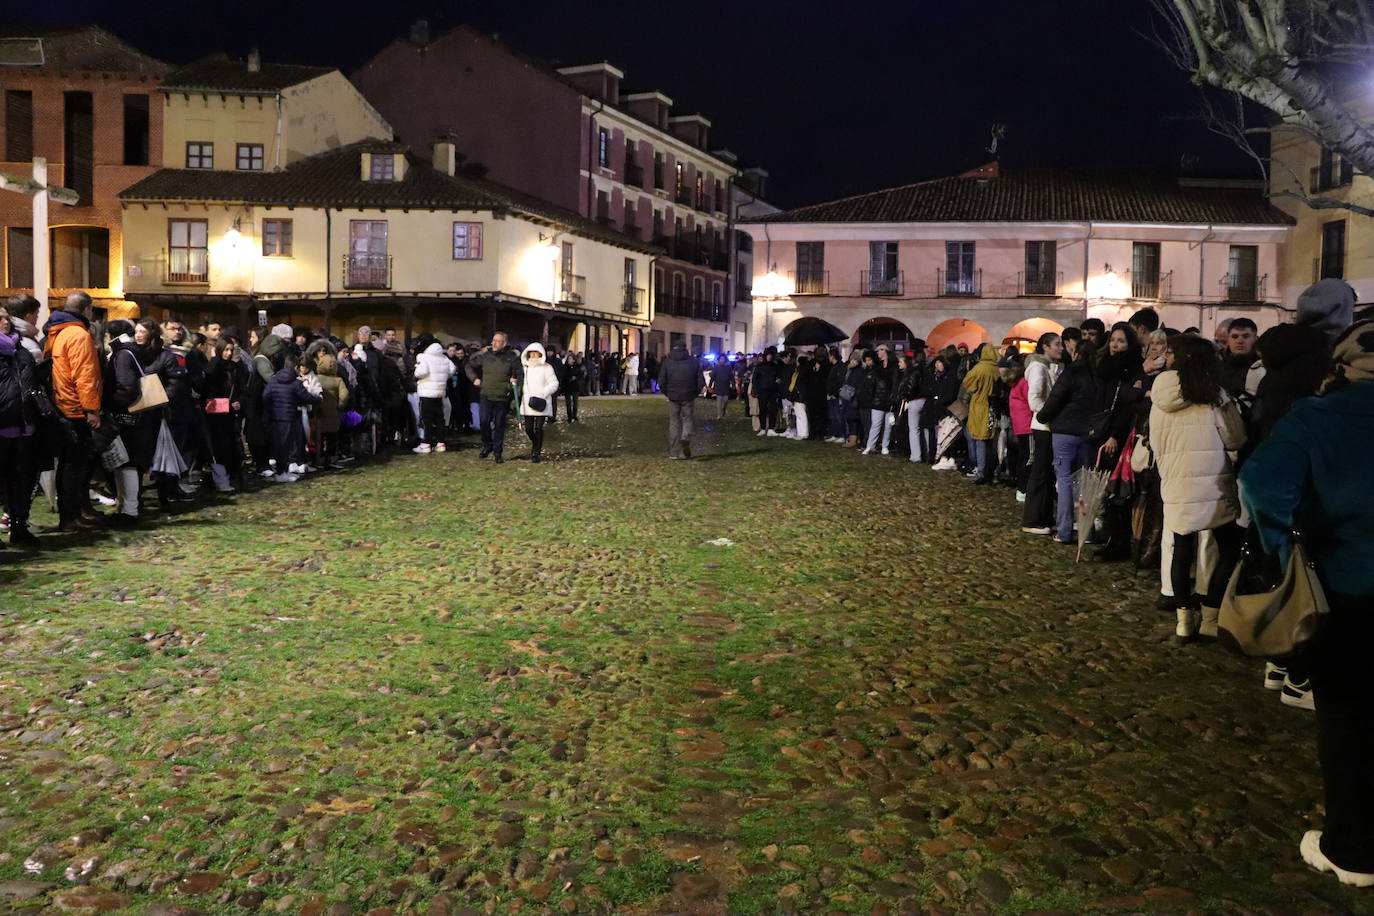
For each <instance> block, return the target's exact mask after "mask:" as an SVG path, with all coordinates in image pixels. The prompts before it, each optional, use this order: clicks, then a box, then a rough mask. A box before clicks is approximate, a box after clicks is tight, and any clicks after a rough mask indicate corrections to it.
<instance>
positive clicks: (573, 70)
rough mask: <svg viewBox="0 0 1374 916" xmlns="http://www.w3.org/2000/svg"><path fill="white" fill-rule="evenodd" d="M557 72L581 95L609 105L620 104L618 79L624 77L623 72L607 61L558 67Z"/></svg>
mask: <svg viewBox="0 0 1374 916" xmlns="http://www.w3.org/2000/svg"><path fill="white" fill-rule="evenodd" d="M558 73H559V75H561V76H562V77H563V78H564V79H565V80H567V81H568V82H570V83H572V84H573V85H574V86H576V87H577V89H578V91H580V92H581V93H582V94H583V95H586V96H590V97H591V98H594V99H597V100H598V101H602V102H607V103H609V104H611V105H619V104H620V81H621V80H623V79H624V78H625V73H624V71H622V70H620V69H619V68H618V67H615V66H613V65H612V64H611V63H610V62H609V61H604V60H603V61H601V62H599V63H595V64H583V65H582V66H578V67H559V68H558Z"/></svg>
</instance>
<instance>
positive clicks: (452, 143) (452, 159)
mask: <svg viewBox="0 0 1374 916" xmlns="http://www.w3.org/2000/svg"><path fill="white" fill-rule="evenodd" d="M430 162H431V163H433V165H434V167H435V168H436V169H438V170H439V171H441V172H443V173H444V174H445V175H454V174H456V173H457V172H458V141H457V138H456V137H454V135H453V134H449V133H445V134H440V135H439V136H438V137H436V138H435V140H434V155H433V156H431V157H430Z"/></svg>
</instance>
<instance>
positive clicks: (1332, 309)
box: [1295, 277, 1355, 340]
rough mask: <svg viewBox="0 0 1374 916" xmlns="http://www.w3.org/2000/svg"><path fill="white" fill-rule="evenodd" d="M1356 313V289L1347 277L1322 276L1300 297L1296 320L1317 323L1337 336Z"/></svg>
mask: <svg viewBox="0 0 1374 916" xmlns="http://www.w3.org/2000/svg"><path fill="white" fill-rule="evenodd" d="M1354 317H1355V290H1353V289H1351V288H1350V284H1349V283H1346V282H1345V281H1344V280H1337V279H1335V278H1334V277H1328V278H1327V279H1325V280H1318V281H1317V282H1316V283H1313V284H1312V285H1311V286H1309V287H1307V289H1305V290H1303V291H1302V295H1301V296H1299V297H1298V315H1297V318H1296V319H1295V323H1296V324H1302V325H1308V326H1310V327H1314V328H1316V329H1317V330H1319V331H1321V332H1322V333H1323V334H1325V335H1326V336H1327V337H1329V338H1331V339H1333V340H1334V339H1335V337H1336V335H1337V334H1339V333H1341V331H1344V330H1345V329H1346V328H1348V327H1350V323H1351V322H1352V321H1354Z"/></svg>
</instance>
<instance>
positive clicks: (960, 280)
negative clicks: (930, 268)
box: [935, 268, 983, 298]
mask: <svg viewBox="0 0 1374 916" xmlns="http://www.w3.org/2000/svg"><path fill="white" fill-rule="evenodd" d="M935 288H936V289H938V290H940V295H942V296H973V297H975V298H976V297H979V296H982V295H983V270H982V268H978V269H977V270H975V271H973V272H972V273H967V274H966V273H963V272H960V273H957V274H951V273H948V272H947V271H945V270H943V269H941V270H937V271H936V272H935Z"/></svg>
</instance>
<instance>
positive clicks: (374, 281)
mask: <svg viewBox="0 0 1374 916" xmlns="http://www.w3.org/2000/svg"><path fill="white" fill-rule="evenodd" d="M344 289H391V255H389V254H346V255H344Z"/></svg>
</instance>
